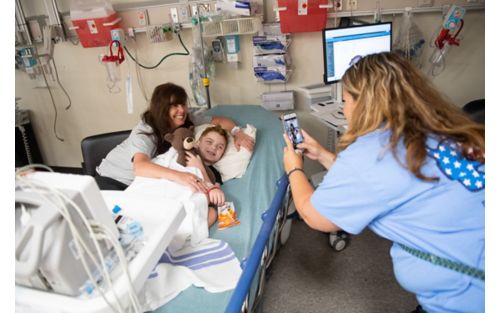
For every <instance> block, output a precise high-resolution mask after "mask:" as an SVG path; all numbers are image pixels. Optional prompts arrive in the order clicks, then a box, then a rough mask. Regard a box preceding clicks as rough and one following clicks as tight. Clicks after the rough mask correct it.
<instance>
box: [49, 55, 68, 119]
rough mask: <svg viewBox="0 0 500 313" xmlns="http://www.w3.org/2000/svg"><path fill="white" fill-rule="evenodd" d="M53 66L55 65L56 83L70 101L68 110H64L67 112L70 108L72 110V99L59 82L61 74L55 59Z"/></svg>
mask: <svg viewBox="0 0 500 313" xmlns="http://www.w3.org/2000/svg"><path fill="white" fill-rule="evenodd" d="M52 64H54V72H55V73H56V81H57V83H58V84H59V87H61V90H62V91H63V92H64V94H65V95H66V97H68V100H69V104H68V106H66V108H64V109H65V110H69V108H71V97H70V96H69V94H68V92H67V91H66V89H64V87H63V85H62V84H61V81H60V80H59V73H58V72H57V66H56V61H55V60H54V58H52Z"/></svg>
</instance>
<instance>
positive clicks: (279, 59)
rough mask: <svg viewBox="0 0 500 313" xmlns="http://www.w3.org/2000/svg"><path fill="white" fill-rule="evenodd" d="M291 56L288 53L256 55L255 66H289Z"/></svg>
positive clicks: (254, 58)
mask: <svg viewBox="0 0 500 313" xmlns="http://www.w3.org/2000/svg"><path fill="white" fill-rule="evenodd" d="M290 63H291V62H290V57H289V56H288V55H287V54H269V55H254V57H253V67H259V66H266V67H267V66H287V65H289V64H290Z"/></svg>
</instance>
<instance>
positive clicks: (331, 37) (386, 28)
mask: <svg viewBox="0 0 500 313" xmlns="http://www.w3.org/2000/svg"><path fill="white" fill-rule="evenodd" d="M391 34H392V24H391V23H381V24H371V25H362V26H352V27H345V28H333V29H325V30H323V53H324V61H325V77H324V78H325V83H327V84H328V83H333V82H336V81H339V80H340V79H342V76H343V75H344V73H345V71H346V70H347V69H348V68H349V67H350V66H351V65H352V64H354V63H356V62H358V61H359V60H360V59H361V58H362V57H363V56H365V55H368V54H372V53H378V52H385V51H390V50H391V38H392V37H391Z"/></svg>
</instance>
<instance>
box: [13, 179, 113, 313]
mask: <svg viewBox="0 0 500 313" xmlns="http://www.w3.org/2000/svg"><path fill="white" fill-rule="evenodd" d="M16 178H17V179H18V180H19V181H20V182H22V183H24V184H25V185H26V186H27V187H29V188H30V189H31V190H32V191H33V192H36V193H37V194H38V195H39V196H40V197H41V198H43V199H44V200H45V201H47V202H49V203H52V204H53V205H54V206H55V207H56V208H57V210H58V211H59V213H60V214H61V216H62V217H63V218H64V220H66V222H67V223H68V226H69V228H70V232H71V234H72V236H73V238H74V239H75V243H76V244H75V247H76V249H77V250H78V253H79V255H83V252H86V253H87V254H88V256H89V257H90V258H91V260H92V261H93V262H94V265H95V266H96V267H97V268H98V267H99V266H98V263H97V261H96V259H95V257H94V256H93V255H92V252H91V251H90V249H89V248H88V246H87V245H86V244H85V242H84V241H83V239H82V237H81V235H80V233H79V232H78V230H77V229H76V227H75V226H74V223H73V222H72V220H71V217H70V215H69V213H68V211H67V208H66V206H65V205H64V202H63V199H62V198H61V197H59V195H58V194H57V193H58V192H57V190H55V189H52V188H50V187H49V186H46V185H44V184H40V183H39V182H38V184H37V183H33V182H32V181H30V180H28V179H26V178H24V177H22V176H20V175H17V174H16ZM42 191H45V192H46V193H52V195H54V196H56V199H55V200H54V199H50V198H48V197H47V196H46V195H45V194H44V193H42ZM55 201H57V202H55ZM70 201H71V200H70ZM71 202H72V201H71ZM73 204H74V203H73ZM75 208H77V211H78V210H79V208H78V207H77V206H75ZM80 213H81V212H80ZM83 221H84V223H85V222H86V219H85V220H83ZM92 239H93V240H94V239H95V238H92ZM94 243H95V244H96V247H97V250H98V251H99V250H100V247H99V245H98V244H97V242H94ZM82 250H83V251H82ZM80 260H81V262H82V265H83V268H84V270H85V272H86V274H87V275H88V277H89V278H90V280H91V281H92V283H93V284H94V286H95V287H96V288H97V290H98V291H99V293H100V295H101V296H102V297H103V299H104V301H105V302H106V303H107V304H108V306H109V307H110V308H111V309H112V310H113V312H117V311H116V309H115V308H114V307H113V306H112V305H111V303H110V302H109V300H108V299H107V297H106V296H105V295H104V293H103V292H102V290H101V289H100V288H98V285H97V282H96V281H95V279H94V277H93V275H92V273H91V272H90V269H89V266H88V264H87V261H86V260H85V258H83V257H82V258H81V259H80ZM102 261H103V260H102ZM113 293H114V291H113ZM114 295H115V297H116V299H118V297H117V296H116V294H115V293H114ZM117 302H118V304H119V301H117ZM119 312H120V313H123V308H121V306H120V310H119Z"/></svg>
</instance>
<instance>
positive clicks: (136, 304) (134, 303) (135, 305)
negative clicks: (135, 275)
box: [94, 224, 142, 313]
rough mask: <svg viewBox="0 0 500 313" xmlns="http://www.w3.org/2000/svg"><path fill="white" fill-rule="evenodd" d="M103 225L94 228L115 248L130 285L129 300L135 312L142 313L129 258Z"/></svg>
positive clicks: (96, 225)
mask: <svg viewBox="0 0 500 313" xmlns="http://www.w3.org/2000/svg"><path fill="white" fill-rule="evenodd" d="M101 225H102V224H94V226H95V227H96V228H97V230H99V231H100V232H101V233H102V239H105V240H108V241H109V242H110V243H111V245H112V246H113V248H114V249H115V252H116V254H117V256H118V259H119V260H120V264H121V266H122V271H123V273H125V275H126V278H127V283H128V285H129V298H130V301H131V303H132V306H133V308H134V310H135V312H137V313H140V312H142V310H141V304H140V301H139V299H138V297H137V293H136V291H135V288H134V284H133V283H132V278H131V277H130V271H129V268H128V262H127V257H126V256H125V254H124V253H123V249H122V246H121V244H120V243H119V242H118V240H116V238H114V237H113V235H112V233H111V232H110V231H109V229H107V228H106V227H101Z"/></svg>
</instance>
